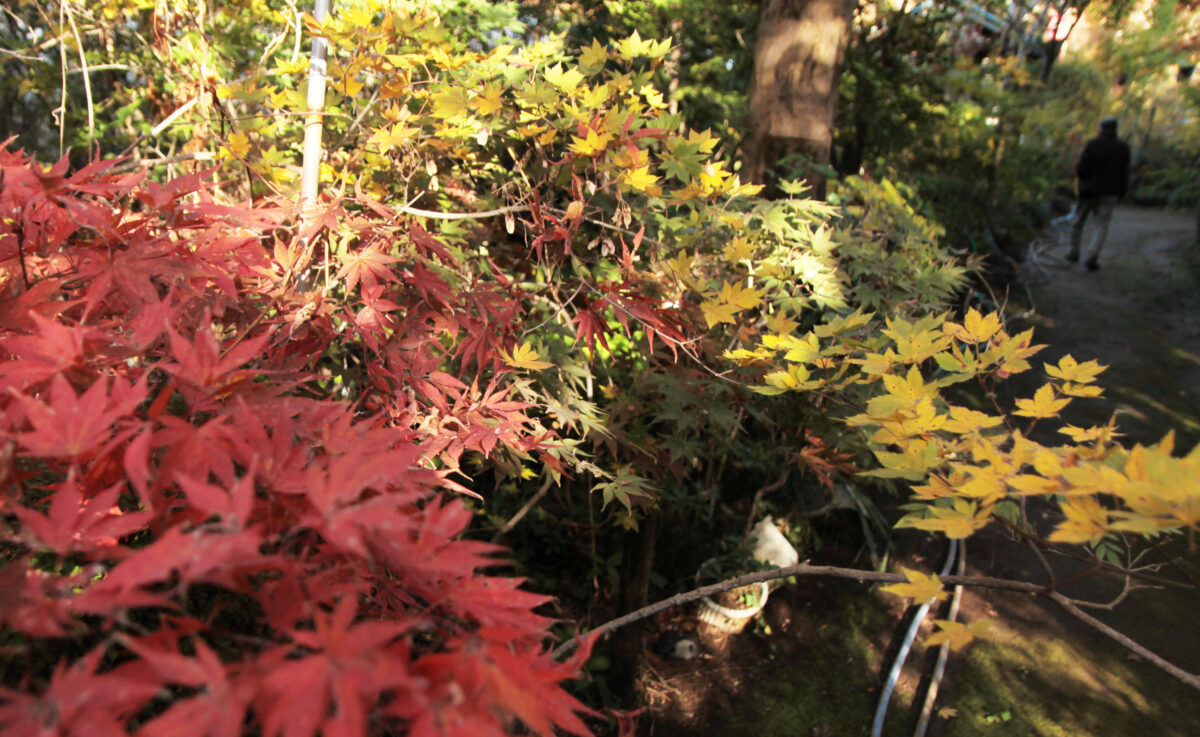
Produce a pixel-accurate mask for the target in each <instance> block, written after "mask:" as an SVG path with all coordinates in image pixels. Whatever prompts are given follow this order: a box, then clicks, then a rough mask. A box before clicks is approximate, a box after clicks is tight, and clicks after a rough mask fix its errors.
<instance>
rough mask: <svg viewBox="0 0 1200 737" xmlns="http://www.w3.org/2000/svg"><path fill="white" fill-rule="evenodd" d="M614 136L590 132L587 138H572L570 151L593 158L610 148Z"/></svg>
mask: <svg viewBox="0 0 1200 737" xmlns="http://www.w3.org/2000/svg"><path fill="white" fill-rule="evenodd" d="M611 140H612V136H610V135H609V134H607V133H600V132H599V131H594V130H590V129H589V130H588V132H587V137H585V138H580V137H579V136H571V141H572V143H571V145H570V147H569V148H570V149H571V150H572V151H574V152H575V153H577V154H579V155H580V156H593V155H595V154H596V153H598V152H600V151H603V150H604V148H605V147H606V146H608V144H609V141H611Z"/></svg>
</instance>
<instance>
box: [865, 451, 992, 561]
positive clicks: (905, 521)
mask: <svg viewBox="0 0 1200 737" xmlns="http://www.w3.org/2000/svg"><path fill="white" fill-rule="evenodd" d="M876 455H878V454H876ZM928 511H929V513H930V514H931V515H932V516H931V517H911V516H909V517H904V518H902V519H901V520H900V521H899V522H897V523H896V526H897V527H915V528H917V529H918V530H928V531H930V532H941V533H942V534H944V535H945V536H946V537H949V538H955V539H960V540H961V539H962V538H965V537H970V536H971V535H972V534H974V533H975V531H976V530H982V529H983V528H984V527H986V526H987V523H988V520H989V519H990V518H991V515H992V507H984V508H982V509H980V508H979V506H978V505H977V504H975V503H974V502H968V501H967V500H965V499H958V498H955V499H953V500H952V501H951V503H950V506H949V507H929V508H928Z"/></svg>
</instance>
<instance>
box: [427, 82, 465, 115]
mask: <svg viewBox="0 0 1200 737" xmlns="http://www.w3.org/2000/svg"><path fill="white" fill-rule="evenodd" d="M469 105H470V99H469V98H468V95H467V89H466V88H465V87H450V88H449V89H445V90H442V91H441V92H439V93H437V94H436V95H434V96H433V115H434V117H436V118H453V117H455V116H458V115H462V114H464V113H466V112H467V108H468V106H469Z"/></svg>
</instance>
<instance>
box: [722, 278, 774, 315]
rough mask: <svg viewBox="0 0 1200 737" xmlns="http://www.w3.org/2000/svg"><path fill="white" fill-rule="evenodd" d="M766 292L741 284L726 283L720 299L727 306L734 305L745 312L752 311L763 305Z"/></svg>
mask: <svg viewBox="0 0 1200 737" xmlns="http://www.w3.org/2000/svg"><path fill="white" fill-rule="evenodd" d="M765 293H766V292H765V290H762V289H754V288H752V287H743V286H742V285H741V283H740V282H725V286H723V287H721V293H720V299H721V301H722V302H724V303H726V304H734V305H737V306H738V307H740V308H741V309H743V310H751V309H754V308H755V307H758V306H759V305H760V304H762V297H763V294H765Z"/></svg>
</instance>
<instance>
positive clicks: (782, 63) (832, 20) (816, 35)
mask: <svg viewBox="0 0 1200 737" xmlns="http://www.w3.org/2000/svg"><path fill="white" fill-rule="evenodd" d="M854 7H855V0H763V1H762V10H761V11H760V12H759V17H758V39H757V41H756V42H755V45H754V77H753V79H752V80H751V83H750V118H751V120H752V121H753V122H752V124H751V126H752V127H751V131H750V139H749V141H748V142H747V144H746V161H745V169H744V171H743V178H744V179H748V180H749V181H752V182H755V183H757V184H765V185H767V194H768V195H769V194H771V192H772V190H773V189H774V185H775V183H776V182H777V181H778V178H779V176H780V174H781V173H783V172H784V171H786V170H785V169H783V168H782V167H779V162H780V160H781V159H783V158H785V157H787V156H791V155H793V154H800V155H801V156H803V157H804V158H806V159H807V160H808V161H809V162H810V164H811V165H809V166H807V167H805V168H804V170H802V171H801V174H802V176H803V177H804V179H805V180H806V181H808V183H809V184H810V185H811V186H812V188H813V196H815V197H824V195H825V191H824V190H825V178H824V176H823V175H822V174H821V173H820V172H819V171H818V169H817V168H816V167H817V166H822V165H827V164H828V163H829V161H830V154H831V149H832V146H833V119H834V118H833V116H834V110H835V109H836V106H837V83H838V71H839V69H838V67H839V64H840V62H841V57H842V51H843V50H844V49H845V47H846V41H847V38H848V37H849V35H850V20H851V17H852V15H853V13H854Z"/></svg>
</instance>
